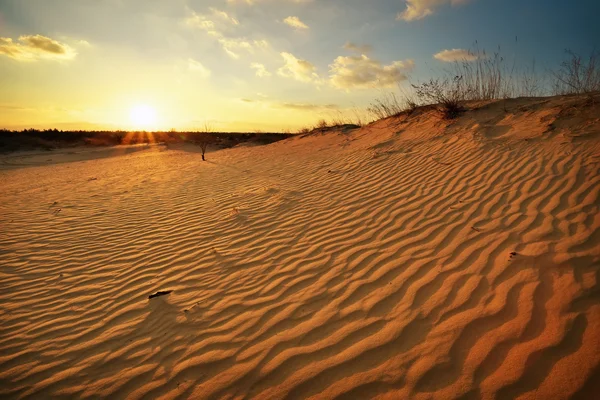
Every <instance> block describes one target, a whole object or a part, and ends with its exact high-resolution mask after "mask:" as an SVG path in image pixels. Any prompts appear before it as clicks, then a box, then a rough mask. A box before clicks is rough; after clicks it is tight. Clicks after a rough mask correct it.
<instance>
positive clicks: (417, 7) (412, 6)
mask: <svg viewBox="0 0 600 400" xmlns="http://www.w3.org/2000/svg"><path fill="white" fill-rule="evenodd" d="M469 1H470V0H406V10H404V11H403V12H401V13H399V14H398V16H397V17H396V19H398V20H400V19H403V20H405V21H414V20H417V19H423V18H425V17H426V16H428V15H431V14H433V13H434V12H435V10H436V9H437V8H439V7H441V6H443V5H446V4H450V5H452V6H458V5H462V4H466V3H467V2H469Z"/></svg>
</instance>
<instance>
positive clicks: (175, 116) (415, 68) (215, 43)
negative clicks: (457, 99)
mask: <svg viewBox="0 0 600 400" xmlns="http://www.w3.org/2000/svg"><path fill="white" fill-rule="evenodd" d="M599 15H600V2H599V1H592V0H579V1H570V2H567V1H554V0H552V1H539V0H530V1H516V0H504V1H500V0H409V1H403V0H378V1H377V0H376V1H359V0H279V1H276V0H164V1H162V0H2V1H1V2H0V111H1V112H0V127H5V128H15V129H20V128H23V127H27V126H35V127H59V128H82V129H86V128H88V129H89V128H98V127H101V128H107V129H113V128H123V129H130V128H140V127H139V126H134V125H135V124H133V122H132V121H131V119H130V114H131V110H132V109H136V108H138V109H139V106H140V105H146V106H147V108H149V109H152V110H153V112H154V113H155V114H156V115H155V116H154V117H155V118H152V123H153V125H152V126H147V128H149V129H151V128H156V129H168V128H177V129H191V128H194V127H196V126H200V125H201V124H202V123H203V122H204V121H210V122H211V124H213V125H214V126H215V128H217V129H221V130H241V131H244V130H247V131H252V130H255V129H262V130H281V129H296V128H297V127H299V126H301V125H303V124H306V123H310V122H314V121H315V120H316V119H318V118H321V117H323V116H326V115H327V114H328V113H335V112H338V111H339V112H346V111H347V110H349V109H351V108H353V107H364V106H366V105H367V104H368V103H369V102H370V101H371V100H372V99H373V98H375V97H377V96H378V95H379V94H380V92H381V91H383V90H393V89H394V87H395V86H396V84H397V82H405V83H406V82H407V81H406V79H408V78H410V80H411V81H418V80H419V79H425V78H428V77H430V76H432V75H436V74H437V73H439V72H440V71H441V70H442V69H444V68H447V67H448V65H449V64H448V62H451V61H453V60H456V59H460V57H463V56H464V55H465V54H466V53H465V52H464V51H466V50H469V49H472V48H473V46H474V43H475V41H477V43H478V47H479V48H480V49H486V50H488V51H493V50H495V49H496V48H497V47H498V46H500V47H501V49H502V54H503V55H504V56H505V57H506V58H507V59H510V60H513V59H516V60H517V61H518V62H519V63H520V64H527V63H530V62H531V61H532V60H534V59H535V60H536V65H537V68H538V70H539V71H545V70H548V69H550V68H555V67H556V66H557V65H558V63H559V62H560V61H561V60H562V58H563V56H564V49H566V48H570V49H572V50H574V51H576V52H579V53H582V54H589V52H590V51H591V50H592V49H593V48H594V46H596V45H598V44H599V43H598V38H600V24H598V22H597V21H596V19H597V18H598V16H599ZM444 50H447V51H446V52H445V53H442V52H443V51H444ZM436 54H438V58H434V55H436ZM138 122H139V121H138Z"/></svg>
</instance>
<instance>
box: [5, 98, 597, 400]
mask: <svg viewBox="0 0 600 400" xmlns="http://www.w3.org/2000/svg"><path fill="white" fill-rule="evenodd" d="M472 107H473V108H475V109H473V110H471V111H469V112H467V113H466V114H465V115H463V116H462V117H460V118H459V119H458V120H456V121H445V120H442V119H440V117H439V116H438V114H437V112H436V111H435V110H431V109H424V110H418V111H417V112H416V113H415V114H413V115H409V116H407V115H404V116H399V117H397V118H392V119H388V120H383V121H379V122H377V123H375V124H372V125H370V126H367V127H364V128H361V129H357V130H352V131H343V132H342V131H335V130H332V131H327V132H315V133H314V134H311V135H305V136H304V137H298V138H293V139H289V140H286V141H283V142H278V143H274V144H271V145H268V146H261V147H240V148H234V149H228V150H222V151H218V152H214V153H211V154H209V156H208V161H207V162H204V163H203V162H202V161H200V155H199V154H198V153H195V152H193V151H187V149H178V150H166V149H164V148H162V147H161V146H153V147H151V148H147V149H144V150H143V151H136V152H133V153H129V154H124V155H120V156H115V157H109V158H100V159H89V160H84V161H77V162H69V163H64V164H57V163H54V162H53V163H48V164H47V165H38V166H34V167H29V168H18V169H15V168H11V169H5V170H0V185H1V187H2V188H3V189H2V192H1V194H0V196H1V201H0V226H1V227H2V228H1V229H0V283H1V286H2V290H1V291H0V318H1V320H2V324H1V326H0V396H2V397H3V398H50V397H52V398H72V397H75V398H90V397H93V398H98V397H105V398H139V399H141V398H148V399H150V398H161V399H171V398H215V399H216V398H236V399H237V398H260V399H280V398H290V399H300V398H339V399H342V398H347V399H357V398H390V399H396V398H415V399H431V398H434V399H449V398H462V399H478V398H480V399H509V398H523V399H529V398H531V399H533V398H553V399H563V398H564V399H566V398H582V399H585V398H591V397H590V396H591V395H592V393H594V392H595V391H597V390H598V386H597V385H598V383H597V382H598V378H600V375H599V374H600V346H598V343H600V286H599V284H600V282H599V279H600V272H599V271H600V213H599V212H598V211H599V207H600V134H599V133H600V119H599V118H598V111H599V110H600V106H599V105H598V104H589V103H588V102H587V100H586V98H584V97H577V96H573V97H559V98H550V99H518V100H510V101H506V102H504V101H501V102H492V103H489V104H478V105H473V106H472ZM159 290H173V292H172V293H170V294H168V295H166V296H160V297H157V298H154V299H151V300H149V299H148V296H149V295H150V294H152V293H155V292H156V291H159ZM594 385H596V386H594Z"/></svg>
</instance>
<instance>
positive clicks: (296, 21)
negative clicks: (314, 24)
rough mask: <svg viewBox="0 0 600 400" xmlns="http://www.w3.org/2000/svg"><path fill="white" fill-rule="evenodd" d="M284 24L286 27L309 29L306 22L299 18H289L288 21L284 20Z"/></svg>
mask: <svg viewBox="0 0 600 400" xmlns="http://www.w3.org/2000/svg"><path fill="white" fill-rule="evenodd" d="M283 22H284V23H285V24H286V25H289V26H291V27H292V28H294V29H309V28H308V25H306V24H305V23H304V22H302V21H300V18H298V17H293V16H292V17H287V18H286V19H284V20H283Z"/></svg>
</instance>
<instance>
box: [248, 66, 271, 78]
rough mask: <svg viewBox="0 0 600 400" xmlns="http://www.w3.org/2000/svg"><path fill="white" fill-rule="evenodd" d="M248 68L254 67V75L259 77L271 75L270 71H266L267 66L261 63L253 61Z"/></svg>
mask: <svg viewBox="0 0 600 400" xmlns="http://www.w3.org/2000/svg"><path fill="white" fill-rule="evenodd" d="M250 68H252V69H255V70H256V76H258V77H260V78H266V77H269V76H271V73H270V72H269V71H267V68H266V67H265V66H264V65H263V64H260V63H257V62H253V63H252V64H250Z"/></svg>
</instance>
